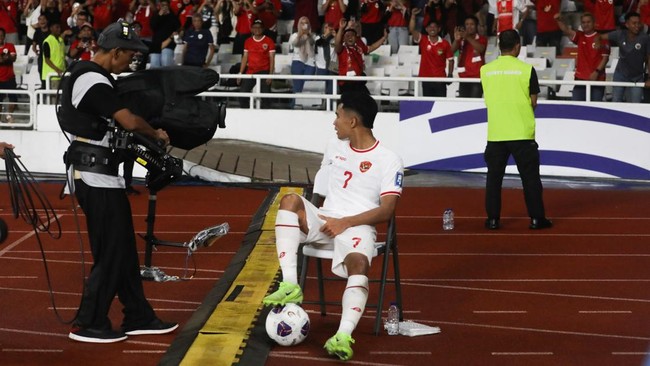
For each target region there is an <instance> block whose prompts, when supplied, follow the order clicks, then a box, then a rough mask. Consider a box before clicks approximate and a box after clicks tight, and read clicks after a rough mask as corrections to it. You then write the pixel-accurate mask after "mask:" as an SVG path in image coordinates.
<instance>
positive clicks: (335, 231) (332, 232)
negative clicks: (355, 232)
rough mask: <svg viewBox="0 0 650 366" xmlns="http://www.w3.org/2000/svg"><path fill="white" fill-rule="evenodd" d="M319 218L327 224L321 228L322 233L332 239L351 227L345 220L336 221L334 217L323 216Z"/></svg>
mask: <svg viewBox="0 0 650 366" xmlns="http://www.w3.org/2000/svg"><path fill="white" fill-rule="evenodd" d="M319 217H320V218H321V219H323V220H325V224H324V225H323V226H321V228H320V231H321V232H322V233H323V234H325V235H327V236H329V237H331V238H333V237H335V236H337V235H339V234H340V233H342V232H344V231H345V230H347V229H348V228H349V227H350V224H348V222H347V220H346V219H345V218H341V219H335V218H333V217H327V216H322V215H319Z"/></svg>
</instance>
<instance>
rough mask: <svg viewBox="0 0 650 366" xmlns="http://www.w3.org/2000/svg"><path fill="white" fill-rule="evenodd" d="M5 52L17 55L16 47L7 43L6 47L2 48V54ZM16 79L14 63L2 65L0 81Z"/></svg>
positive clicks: (0, 67)
mask: <svg viewBox="0 0 650 366" xmlns="http://www.w3.org/2000/svg"><path fill="white" fill-rule="evenodd" d="M5 50H6V52H7V53H8V54H9V55H15V54H16V47H14V45H13V44H11V43H5V44H4V45H2V46H0V54H4V53H5ZM14 77H15V75H14V65H13V63H11V64H9V65H0V81H3V82H4V81H8V80H11V79H13V78H14Z"/></svg>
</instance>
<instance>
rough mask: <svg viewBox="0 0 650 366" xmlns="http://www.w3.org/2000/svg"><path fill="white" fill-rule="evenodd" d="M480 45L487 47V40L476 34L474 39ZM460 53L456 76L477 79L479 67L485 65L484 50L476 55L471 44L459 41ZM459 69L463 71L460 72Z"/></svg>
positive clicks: (479, 74)
mask: <svg viewBox="0 0 650 366" xmlns="http://www.w3.org/2000/svg"><path fill="white" fill-rule="evenodd" d="M474 39H476V40H477V41H478V42H479V43H480V44H482V45H483V46H485V47H487V43H488V39H487V38H486V37H484V36H481V35H479V34H478V33H477V34H476V36H475V37H474ZM460 49H461V52H460V56H459V58H458V76H459V77H461V78H478V77H481V66H483V65H485V50H484V51H483V53H478V51H476V50H475V49H474V46H472V44H471V43H469V42H465V41H464V40H463V41H461V46H460ZM461 67H464V68H465V71H463V72H461Z"/></svg>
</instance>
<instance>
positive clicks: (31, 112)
mask: <svg viewBox="0 0 650 366" xmlns="http://www.w3.org/2000/svg"><path fill="white" fill-rule="evenodd" d="M52 76H53V75H52ZM220 78H221V79H222V80H224V79H225V80H227V79H255V80H256V83H255V86H254V87H253V90H252V91H251V92H240V91H239V90H238V87H224V86H220V85H219V84H218V85H215V86H214V87H213V88H211V89H210V91H208V92H204V93H202V94H200V95H201V96H204V97H215V98H249V101H250V107H249V108H250V109H256V108H259V107H260V103H261V98H276V99H296V98H302V99H322V100H323V101H336V100H337V99H338V98H339V91H338V83H337V82H338V81H366V82H370V83H373V82H376V83H378V84H379V85H378V86H377V87H375V88H373V90H376V89H377V88H378V89H380V90H381V87H382V83H386V82H405V83H409V86H407V87H406V88H404V89H403V90H404V91H407V92H409V95H390V94H389V95H385V94H384V95H382V94H378V95H373V97H374V98H375V99H376V100H378V101H397V102H398V101H402V100H409V101H411V100H423V101H424V100H428V101H433V100H449V99H450V98H448V97H424V96H419V95H420V94H421V90H422V84H421V83H422V82H445V83H461V82H462V83H477V82H480V79H469V78H420V77H381V76H337V75H285V74H273V75H265V74H255V75H240V74H221V75H220ZM266 79H272V80H307V81H322V82H323V83H325V82H326V81H330V82H332V85H333V88H332V93H331V94H327V93H319V94H317V93H307V92H303V93H299V94H294V93H293V92H271V93H262V92H261V83H262V82H265V81H264V80H266ZM49 80H50V79H49V78H48V79H47V80H46V81H47V84H49ZM539 84H540V86H548V87H554V86H561V85H585V86H587V88H586V93H587V101H585V103H593V102H591V101H590V88H589V86H622V87H643V86H644V84H643V83H622V82H607V81H578V80H539ZM56 92H57V91H56V89H38V90H23V89H16V90H0V94H16V95H25V96H27V99H28V102H20V101H19V103H17V107H18V108H17V109H16V111H15V112H14V113H12V114H13V116H14V121H15V122H14V123H12V124H11V125H8V124H6V123H1V124H0V127H6V126H9V127H22V128H29V127H33V126H34V125H37V123H38V108H37V106H38V105H43V104H45V105H47V104H55V103H56ZM411 94H412V95H411ZM453 99H454V100H458V101H470V100H471V101H475V100H476V98H453ZM0 104H1V105H3V106H6V105H7V104H10V103H9V101H8V98H5V100H4V101H3V102H2V103H0ZM323 104H324V106H323V108H322V109H323V110H328V111H331V110H332V109H333V108H334V106H333V103H323ZM25 107H28V111H24V108H25ZM4 113H6V112H4Z"/></svg>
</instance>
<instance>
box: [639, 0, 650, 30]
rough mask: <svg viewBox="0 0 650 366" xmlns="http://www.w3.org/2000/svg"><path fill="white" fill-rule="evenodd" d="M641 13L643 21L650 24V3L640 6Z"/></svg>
mask: <svg viewBox="0 0 650 366" xmlns="http://www.w3.org/2000/svg"><path fill="white" fill-rule="evenodd" d="M639 14H641V22H642V23H643V24H646V25H649V24H650V3H645V4H643V5H641V6H639Z"/></svg>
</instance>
